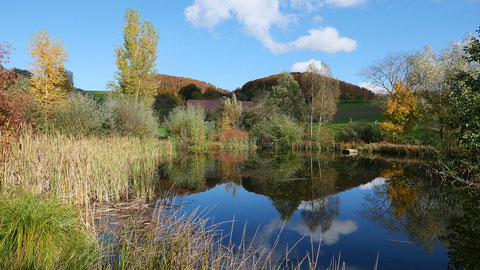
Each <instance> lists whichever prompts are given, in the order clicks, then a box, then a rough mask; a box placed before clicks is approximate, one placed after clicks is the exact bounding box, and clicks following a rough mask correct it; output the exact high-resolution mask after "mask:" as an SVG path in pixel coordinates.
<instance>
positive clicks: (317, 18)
mask: <svg viewBox="0 0 480 270" xmlns="http://www.w3.org/2000/svg"><path fill="white" fill-rule="evenodd" d="M313 22H314V23H317V24H320V23H322V22H323V18H322V17H320V16H318V15H315V16H314V17H313Z"/></svg>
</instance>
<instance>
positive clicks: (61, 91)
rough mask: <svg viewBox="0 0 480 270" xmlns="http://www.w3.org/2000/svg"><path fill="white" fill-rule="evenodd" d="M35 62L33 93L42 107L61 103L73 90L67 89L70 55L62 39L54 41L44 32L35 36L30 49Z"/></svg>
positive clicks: (32, 70) (32, 78) (33, 64)
mask: <svg viewBox="0 0 480 270" xmlns="http://www.w3.org/2000/svg"><path fill="white" fill-rule="evenodd" d="M28 49H29V50H30V56H32V58H33V59H34V62H33V63H31V64H30V67H31V70H30V71H31V73H32V76H31V78H30V80H31V83H32V88H31V92H32V93H33V95H34V96H35V98H36V99H37V100H38V101H39V102H40V104H41V105H42V107H44V108H45V107H46V106H50V105H53V104H55V103H57V102H59V101H60V100H61V99H62V98H63V97H65V96H66V95H67V93H68V92H69V91H71V90H72V89H71V88H70V87H65V84H66V81H68V76H67V75H66V72H65V66H64V63H65V61H67V57H68V53H67V52H66V51H65V48H64V47H63V46H62V41H61V40H60V39H54V38H52V37H50V36H49V35H48V33H47V32H45V31H44V30H42V31H40V32H39V33H38V34H36V35H34V36H33V39H32V40H31V42H30V46H29V47H28Z"/></svg>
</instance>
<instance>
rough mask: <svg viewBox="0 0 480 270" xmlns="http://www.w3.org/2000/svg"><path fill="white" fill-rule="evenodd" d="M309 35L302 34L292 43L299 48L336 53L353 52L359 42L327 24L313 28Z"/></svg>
mask: <svg viewBox="0 0 480 270" xmlns="http://www.w3.org/2000/svg"><path fill="white" fill-rule="evenodd" d="M309 33H310V34H309V35H308V36H301V37H299V38H298V39H297V40H296V41H293V42H291V43H290V44H291V45H292V46H293V47H295V48H296V49H299V50H312V51H324V52H327V53H336V52H340V51H345V52H351V51H353V50H355V49H356V48H357V42H356V41H355V40H352V39H350V38H347V37H340V35H339V33H338V30H337V29H335V28H333V27H331V26H327V27H324V28H319V29H311V30H310V31H309Z"/></svg>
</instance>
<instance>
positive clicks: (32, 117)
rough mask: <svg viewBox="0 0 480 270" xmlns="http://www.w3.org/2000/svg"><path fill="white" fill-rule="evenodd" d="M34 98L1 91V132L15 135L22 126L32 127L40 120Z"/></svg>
mask: <svg viewBox="0 0 480 270" xmlns="http://www.w3.org/2000/svg"><path fill="white" fill-rule="evenodd" d="M36 105H37V104H36V103H35V100H34V98H33V97H32V96H30V95H27V94H24V93H12V92H10V91H1V90H0V131H2V132H4V133H5V132H11V133H13V134H15V133H16V132H17V131H18V129H19V128H21V127H22V126H23V127H25V126H32V125H34V124H35V122H36V120H37V119H38V109H37V106H36Z"/></svg>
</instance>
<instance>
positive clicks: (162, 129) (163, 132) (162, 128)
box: [157, 125, 168, 138]
mask: <svg viewBox="0 0 480 270" xmlns="http://www.w3.org/2000/svg"><path fill="white" fill-rule="evenodd" d="M157 131H158V136H160V137H161V138H166V137H167V136H168V134H167V128H166V127H165V126H164V125H160V126H158V128H157Z"/></svg>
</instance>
